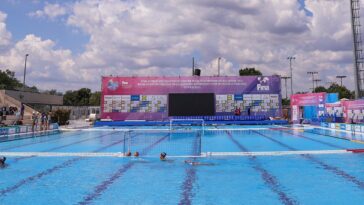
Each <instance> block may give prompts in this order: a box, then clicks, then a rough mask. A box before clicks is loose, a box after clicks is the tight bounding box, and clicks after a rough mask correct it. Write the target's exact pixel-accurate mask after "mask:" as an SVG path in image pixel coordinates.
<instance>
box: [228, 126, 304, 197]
mask: <svg viewBox="0 0 364 205" xmlns="http://www.w3.org/2000/svg"><path fill="white" fill-rule="evenodd" d="M226 133H227V135H228V138H229V139H230V140H231V141H232V142H233V143H234V144H235V145H236V146H237V147H239V149H240V150H241V151H243V152H249V150H248V149H247V148H245V147H244V146H243V145H242V144H240V142H238V141H237V140H236V139H235V138H234V137H233V135H232V134H231V133H230V132H229V131H226ZM248 158H249V160H250V161H251V162H252V163H253V164H254V165H253V168H254V169H255V170H256V171H258V172H259V173H260V175H261V177H262V179H263V180H264V182H265V184H267V185H268V186H269V188H270V189H271V190H272V191H273V192H274V193H276V194H277V195H278V197H279V200H280V201H281V202H282V203H283V204H299V203H298V201H296V200H295V199H293V198H291V197H289V196H288V194H287V193H285V192H284V188H283V187H281V185H280V183H279V182H278V179H277V178H276V177H275V176H273V175H272V174H271V173H269V171H268V170H266V169H264V168H263V166H262V165H261V164H260V163H259V161H258V160H257V157H256V156H248Z"/></svg>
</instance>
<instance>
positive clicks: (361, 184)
mask: <svg viewBox="0 0 364 205" xmlns="http://www.w3.org/2000/svg"><path fill="white" fill-rule="evenodd" d="M253 132H255V133H257V134H259V135H261V136H263V137H265V138H266V139H269V140H271V141H273V142H275V143H277V144H279V145H281V146H283V147H285V148H287V149H289V150H291V151H297V149H295V148H293V147H291V146H289V145H287V144H284V143H282V142H280V141H278V140H276V139H274V138H273V137H270V136H268V135H265V134H262V133H260V132H257V131H253ZM347 151H350V152H352V153H362V152H361V151H363V152H364V149H347ZM300 156H301V157H303V158H305V159H308V160H310V161H312V162H315V163H316V164H318V165H320V166H321V167H322V168H324V169H325V170H328V171H331V172H332V173H334V174H335V175H337V176H340V177H342V178H344V179H345V180H346V181H349V182H352V183H353V184H355V185H356V186H358V187H359V188H360V189H362V190H364V182H363V181H360V180H359V179H357V178H356V177H355V176H352V175H350V174H348V173H346V172H345V171H343V170H341V169H339V168H338V167H335V166H331V165H329V164H326V163H325V162H323V161H321V160H319V159H317V158H315V157H314V156H312V155H300Z"/></svg>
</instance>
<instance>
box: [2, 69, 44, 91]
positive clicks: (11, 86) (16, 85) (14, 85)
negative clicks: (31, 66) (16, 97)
mask: <svg viewBox="0 0 364 205" xmlns="http://www.w3.org/2000/svg"><path fill="white" fill-rule="evenodd" d="M0 89H6V90H22V89H23V83H20V82H19V80H18V79H16V78H15V72H12V71H10V70H8V69H7V70H5V71H2V70H0ZM25 91H30V92H38V89H37V87H35V86H32V87H29V86H25Z"/></svg>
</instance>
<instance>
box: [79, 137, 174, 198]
mask: <svg viewBox="0 0 364 205" xmlns="http://www.w3.org/2000/svg"><path fill="white" fill-rule="evenodd" d="M168 136H169V134H168V135H166V136H164V137H161V138H160V139H159V140H157V141H155V142H154V143H153V144H151V145H149V146H148V147H146V148H145V149H144V150H143V151H142V152H141V154H142V155H144V154H146V153H148V152H149V151H150V150H151V149H153V148H154V147H155V146H157V145H158V144H159V143H161V142H162V141H163V140H165V139H167V138H168ZM134 165H135V162H133V161H132V162H128V163H127V164H125V165H123V166H121V167H120V168H119V169H118V170H117V171H116V172H114V173H113V174H112V175H110V177H109V178H108V179H106V180H104V181H103V182H101V183H100V184H99V185H97V186H96V187H95V188H94V190H93V192H92V193H89V194H88V195H86V196H85V197H84V198H83V200H82V201H80V202H78V203H77V204H80V205H84V204H90V203H92V201H94V200H95V199H97V198H98V197H99V196H101V195H102V194H103V193H104V192H105V191H106V190H107V189H108V188H109V187H110V186H111V185H112V184H113V183H114V182H115V181H116V180H118V179H119V178H120V177H122V176H123V174H124V173H125V172H127V171H128V170H129V169H130V168H132V167H133V166H134Z"/></svg>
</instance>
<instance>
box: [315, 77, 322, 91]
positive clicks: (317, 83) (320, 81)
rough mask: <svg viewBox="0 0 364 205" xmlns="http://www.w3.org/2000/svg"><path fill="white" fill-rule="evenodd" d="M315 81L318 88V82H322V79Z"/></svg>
mask: <svg viewBox="0 0 364 205" xmlns="http://www.w3.org/2000/svg"><path fill="white" fill-rule="evenodd" d="M314 81H315V83H316V87H318V82H321V80H320V79H315V80H314ZM314 89H315V88H314Z"/></svg>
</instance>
